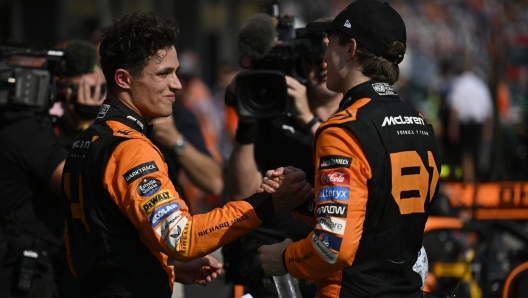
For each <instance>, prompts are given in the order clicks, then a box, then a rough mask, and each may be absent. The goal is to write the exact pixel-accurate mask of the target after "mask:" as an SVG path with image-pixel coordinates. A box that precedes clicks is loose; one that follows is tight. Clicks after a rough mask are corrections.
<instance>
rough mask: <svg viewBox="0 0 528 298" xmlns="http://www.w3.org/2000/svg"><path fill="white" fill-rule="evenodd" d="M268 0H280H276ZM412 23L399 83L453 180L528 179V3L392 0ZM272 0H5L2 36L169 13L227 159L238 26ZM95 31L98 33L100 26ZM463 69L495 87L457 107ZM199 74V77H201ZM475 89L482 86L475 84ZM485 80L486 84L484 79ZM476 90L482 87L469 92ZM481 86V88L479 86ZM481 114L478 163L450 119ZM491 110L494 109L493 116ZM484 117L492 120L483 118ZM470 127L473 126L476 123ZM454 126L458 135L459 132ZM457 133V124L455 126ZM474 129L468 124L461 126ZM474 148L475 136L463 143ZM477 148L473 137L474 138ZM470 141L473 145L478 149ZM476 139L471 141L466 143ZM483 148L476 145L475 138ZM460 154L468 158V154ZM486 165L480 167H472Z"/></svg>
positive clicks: (323, 6) (79, 34)
mask: <svg viewBox="0 0 528 298" xmlns="http://www.w3.org/2000/svg"><path fill="white" fill-rule="evenodd" d="M268 2H271V0H269V1H268ZM388 2H389V3H390V4H391V5H392V6H394V7H395V9H396V10H397V11H398V12H399V13H400V14H401V15H402V16H403V18H404V20H405V22H406V25H407V34H408V42H407V46H408V49H407V54H406V56H405V57H406V58H405V60H404V62H403V63H402V64H401V76H400V81H399V82H398V86H397V90H398V91H399V93H400V94H402V97H403V98H404V99H405V100H406V101H408V102H409V103H411V104H412V105H414V106H415V107H416V108H417V109H418V110H419V111H421V112H422V114H423V115H424V116H425V117H426V118H427V120H428V121H429V122H430V123H433V124H434V126H435V130H436V132H437V136H438V138H439V144H440V145H441V147H442V153H443V157H444V160H443V163H444V168H443V171H442V172H443V178H447V179H454V180H466V181H471V180H473V179H479V180H480V181H490V180H493V181H500V180H520V179H521V180H522V179H526V178H527V177H528V163H527V154H528V149H527V145H526V144H527V141H528V140H527V136H526V134H527V132H526V131H525V130H526V129H525V127H526V125H525V123H526V108H527V107H526V103H527V97H528V95H527V94H528V91H527V88H528V87H527V86H528V84H527V81H528V70H527V69H528V68H527V67H528V66H527V65H528V34H527V33H526V32H528V1H525V0H508V1H499V0H443V1H439V0H438V1H434V0H428V1H413V0H398V1H395V0H389V1H388ZM261 4H269V3H266V1H264V0H262V1H261V0H250V1H242V0H200V1H161V0H129V1H124V0H114V1H111V0H97V1H83V0H53V1H51V0H50V1H34V0H18V1H10V0H3V1H0V16H1V17H0V40H7V39H24V40H29V41H32V42H38V43H39V44H41V45H42V46H44V47H47V48H52V47H57V46H60V45H61V44H63V43H64V42H65V41H67V40H68V39H73V38H76V39H85V40H90V39H93V38H94V36H95V37H96V38H97V32H101V30H104V28H105V27H107V26H109V25H110V24H112V21H113V20H114V19H116V18H118V17H119V16H122V15H124V14H127V13H131V12H133V11H135V10H144V11H157V12H162V13H163V14H164V15H166V16H167V17H173V18H175V19H176V20H177V22H178V24H179V26H180V37H179V41H178V44H177V48H178V51H179V54H180V59H181V60H182V62H183V64H182V75H186V76H189V77H193V78H196V80H193V81H191V87H190V88H187V89H188V90H187V91H184V92H185V93H186V94H185V95H184V96H183V97H182V101H183V103H184V105H185V106H187V107H189V108H191V109H192V110H193V112H194V113H196V114H197V115H198V116H199V117H198V118H199V119H200V125H201V127H202V130H203V132H204V133H205V139H206V143H207V146H208V149H209V150H210V151H211V153H212V154H213V156H214V157H215V158H217V159H218V160H223V161H224V162H225V161H226V159H227V158H228V156H229V150H230V144H229V134H226V133H225V132H231V133H232V132H233V131H234V129H235V128H234V127H233V125H236V120H233V119H230V117H231V116H233V115H231V114H229V111H228V114H223V113H221V115H218V114H219V113H216V111H218V110H219V109H220V110H221V109H222V108H223V107H222V105H223V94H221V92H222V89H223V88H224V87H225V85H226V84H227V83H228V82H229V81H230V80H231V78H232V77H233V74H234V73H235V72H236V71H238V70H240V66H239V58H240V57H239V56H240V53H239V51H238V50H237V47H236V33H237V31H238V29H239V28H240V26H241V25H242V24H243V22H244V21H245V20H246V19H247V18H248V17H249V16H251V15H252V14H254V13H255V12H258V11H260V5H261ZM347 4H348V1H342V0H332V1H323V0H303V1H300V0H297V1H293V0H283V1H279V5H280V9H281V11H280V13H281V14H288V15H293V16H294V17H295V22H296V23H295V25H296V26H297V27H302V26H304V24H305V23H306V22H308V21H311V20H315V19H317V18H320V17H326V16H334V15H336V14H337V13H338V12H339V11H340V10H341V9H342V8H343V7H345V6H346V5H347ZM94 33H95V34H94ZM463 72H471V73H472V74H473V75H474V76H475V77H473V78H474V79H476V80H479V81H481V82H482V83H483V84H484V85H485V86H484V87H485V88H486V89H487V91H486V92H488V93H489V99H488V100H491V102H488V103H486V100H487V99H481V98H475V99H470V100H471V101H472V103H471V104H469V103H468V104H467V107H466V106H464V109H466V110H468V109H476V107H478V106H481V105H480V104H478V102H479V101H483V102H485V103H484V104H483V105H484V106H488V107H489V108H482V109H481V111H471V112H469V114H468V113H466V112H464V113H460V112H459V113H458V116H455V115H453V114H452V113H451V110H450V109H451V108H452V107H453V106H455V105H454V104H449V102H451V99H449V95H450V91H451V86H452V85H453V83H454V80H455V78H457V77H458V76H459V75H460V74H461V73H463ZM198 82H199V83H198ZM469 84H470V87H468V88H473V87H474V85H472V84H471V83H469ZM475 88H478V87H475ZM469 92H470V93H471V92H472V91H469ZM476 92H479V91H476ZM471 113H477V114H478V115H479V116H477V118H478V119H475V120H474V122H475V123H477V124H486V125H484V127H483V132H482V133H483V134H484V136H483V138H472V139H468V140H465V141H464V142H471V143H475V142H478V145H479V146H478V148H473V151H475V150H477V151H478V155H477V157H478V158H477V160H475V161H470V162H469V163H471V162H473V164H474V165H475V166H472V165H468V162H467V161H466V159H465V158H464V157H463V156H462V155H463V154H460V150H458V147H457V146H460V145H461V144H460V142H459V141H458V140H457V138H456V137H455V136H453V134H456V130H455V129H454V128H451V130H450V128H449V127H448V125H447V124H448V122H449V121H447V120H449V119H458V118H461V119H459V124H462V125H464V124H467V120H468V117H470V118H471V116H470V114H471ZM487 113H488V114H489V115H488V114H487ZM481 118H482V119H481ZM466 126H467V125H466ZM450 131H451V133H450ZM453 131H455V132H453ZM461 132H462V133H463V134H462V136H464V129H462V130H461ZM462 145H464V146H466V145H468V144H462ZM471 146H473V145H471ZM471 146H470V147H471ZM466 147H467V146H466ZM473 147H474V146H473ZM459 155H460V156H459ZM472 168H476V169H477V173H470V171H472V170H470V169H472Z"/></svg>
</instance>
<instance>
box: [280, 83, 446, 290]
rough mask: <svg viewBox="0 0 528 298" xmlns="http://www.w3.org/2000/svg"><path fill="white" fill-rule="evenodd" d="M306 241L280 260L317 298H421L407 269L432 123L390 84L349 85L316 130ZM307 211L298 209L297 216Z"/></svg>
mask: <svg viewBox="0 0 528 298" xmlns="http://www.w3.org/2000/svg"><path fill="white" fill-rule="evenodd" d="M314 142H315V145H314V148H315V150H314V165H315V170H316V179H315V206H312V207H311V214H310V215H311V217H305V216H303V219H305V220H306V221H307V222H308V223H309V224H311V225H312V226H313V227H314V230H313V231H312V232H311V233H310V235H309V236H308V237H307V238H306V239H303V240H301V241H299V242H295V243H293V244H292V245H290V246H289V247H288V248H287V249H286V250H285V252H284V254H283V261H284V264H285V267H286V269H287V270H288V272H289V273H291V274H292V275H293V276H295V277H297V278H302V279H310V280H318V292H319V297H320V298H323V297H378V298H383V297H392V298H394V297H396V298H399V297H401V298H403V297H405V298H410V297H416V298H418V297H422V292H421V290H420V286H421V278H420V275H419V274H418V273H415V272H414V271H413V270H412V266H413V265H414V263H415V262H416V259H417V256H418V252H419V251H420V248H421V245H422V236H423V230H424V226H425V222H426V221H427V215H428V212H429V209H430V207H431V204H432V201H433V198H434V195H435V194H436V193H437V191H438V178H439V170H438V169H439V168H438V162H439V158H438V150H437V146H436V142H435V138H434V132H433V129H432V127H431V126H430V125H429V124H427V123H426V122H425V120H424V119H423V117H422V116H421V115H420V114H419V113H418V112H417V111H416V110H414V109H413V108H411V107H410V106H409V105H407V104H406V103H404V102H403V101H401V99H400V98H399V96H398V94H397V93H396V92H395V91H394V89H393V87H392V86H391V85H389V84H387V83H383V82H379V81H374V80H371V81H368V82H365V83H363V84H360V85H358V86H355V87H354V88H352V89H351V90H350V91H349V92H347V94H346V95H345V96H344V98H343V101H342V102H341V103H340V110H339V111H338V112H337V113H336V114H334V115H333V116H332V117H330V118H329V119H328V120H327V121H326V122H324V123H323V124H322V125H321V126H320V127H319V128H318V130H317V132H316V136H315V140H314ZM304 214H306V213H304Z"/></svg>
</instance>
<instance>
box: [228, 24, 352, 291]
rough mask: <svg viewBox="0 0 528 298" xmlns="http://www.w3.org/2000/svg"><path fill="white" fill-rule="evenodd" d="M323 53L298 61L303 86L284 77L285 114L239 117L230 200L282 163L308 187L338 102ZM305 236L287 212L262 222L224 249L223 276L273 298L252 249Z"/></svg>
mask: <svg viewBox="0 0 528 298" xmlns="http://www.w3.org/2000/svg"><path fill="white" fill-rule="evenodd" d="M326 21H330V20H326ZM325 38H326V37H321V40H320V42H321V43H323V41H324V39H325ZM323 54H324V48H321V50H320V51H319V52H318V53H317V54H316V55H305V56H302V58H301V59H300V60H301V70H302V75H303V77H304V78H305V82H304V83H301V82H299V81H298V80H297V79H295V78H293V77H292V76H286V86H287V93H288V95H289V97H290V100H291V104H290V105H289V110H288V113H286V114H285V115H282V116H278V117H271V118H259V119H257V118H253V119H248V118H244V117H240V120H239V123H238V128H237V132H236V144H235V146H234V149H233V152H232V155H231V158H230V161H229V165H228V169H227V181H229V183H227V185H226V186H227V189H228V192H229V195H230V197H231V198H232V199H233V200H240V199H242V198H244V197H246V196H247V195H249V194H251V193H253V192H254V191H255V189H256V188H257V187H258V186H259V185H260V183H261V181H262V177H263V174H264V173H265V171H266V170H268V169H273V168H277V167H280V166H281V165H285V164H287V165H292V166H294V167H297V168H300V169H303V170H305V171H306V180H307V181H308V182H309V183H312V185H313V182H314V168H313V163H312V155H311V154H312V142H313V137H314V133H315V131H316V129H317V128H318V127H319V125H320V124H321V121H322V120H326V119H327V118H328V117H330V115H332V114H333V113H335V112H336V111H337V110H338V106H339V102H340V100H341V98H342V96H341V94H338V93H334V92H332V91H330V90H328V89H327V88H326V63H325V62H323ZM235 81H236V80H235ZM233 89H234V84H232V86H231V89H230V91H231V92H232V93H233ZM231 96H233V94H232V95H231ZM237 100H241V99H240V98H238V99H237ZM285 148H287V150H285ZM309 232H310V228H309V226H308V225H307V224H305V223H304V222H303V221H302V220H300V219H297V218H294V217H293V215H292V213H291V212H289V211H285V212H281V213H276V214H275V215H274V216H272V217H269V218H267V219H266V220H265V221H264V222H263V224H262V225H261V226H260V227H259V228H257V229H256V230H254V231H252V232H250V233H248V234H247V235H244V236H242V237H241V238H240V239H239V240H237V241H236V242H237V243H231V244H228V245H226V246H224V250H223V253H224V258H225V259H227V261H229V262H228V263H229V264H227V262H226V272H227V278H228V279H230V280H231V281H233V282H234V283H241V284H244V285H246V286H248V292H249V293H250V294H251V295H252V296H253V297H256V298H259V297H277V291H276V289H275V285H274V283H273V280H272V279H271V278H266V277H264V274H263V271H262V268H261V265H260V262H259V261H258V256H257V249H258V247H259V246H260V245H263V244H272V243H277V242H282V241H283V240H284V239H285V238H293V239H302V238H304V237H306V235H308V233H309ZM302 290H303V296H312V297H313V296H314V295H315V293H316V289H315V287H312V288H311V287H305V288H303V289H302Z"/></svg>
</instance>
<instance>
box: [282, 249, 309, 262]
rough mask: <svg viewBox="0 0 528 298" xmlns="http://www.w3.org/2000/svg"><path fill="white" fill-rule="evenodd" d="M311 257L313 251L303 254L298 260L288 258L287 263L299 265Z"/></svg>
mask: <svg viewBox="0 0 528 298" xmlns="http://www.w3.org/2000/svg"><path fill="white" fill-rule="evenodd" d="M313 256H314V254H313V251H310V252H309V253H307V254H305V255H304V256H302V257H300V258H295V257H291V258H288V263H301V262H303V261H306V260H308V259H309V258H311V257H313Z"/></svg>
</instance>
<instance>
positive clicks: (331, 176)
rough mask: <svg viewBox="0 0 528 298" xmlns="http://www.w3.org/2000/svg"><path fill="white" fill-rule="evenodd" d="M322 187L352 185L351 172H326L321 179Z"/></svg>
mask: <svg viewBox="0 0 528 298" xmlns="http://www.w3.org/2000/svg"><path fill="white" fill-rule="evenodd" d="M319 181H321V186H325V185H329V184H346V185H350V172H349V171H348V170H335V171H325V172H322V173H321V176H320V177H319Z"/></svg>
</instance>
